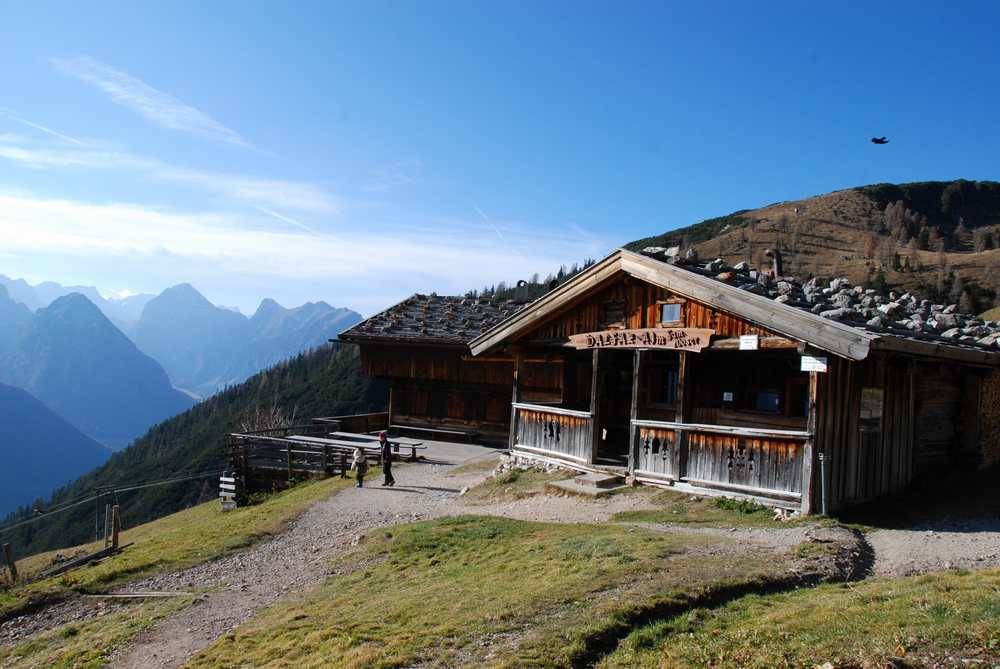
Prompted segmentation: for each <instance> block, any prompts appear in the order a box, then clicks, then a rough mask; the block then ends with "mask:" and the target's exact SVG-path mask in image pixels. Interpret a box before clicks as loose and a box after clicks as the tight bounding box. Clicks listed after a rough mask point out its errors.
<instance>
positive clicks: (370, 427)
mask: <svg viewBox="0 0 1000 669" xmlns="http://www.w3.org/2000/svg"><path fill="white" fill-rule="evenodd" d="M312 420H313V423H314V424H316V425H326V426H329V431H330V432H356V433H358V434H367V433H369V432H375V431H377V430H388V429H389V412H388V411H377V412H375V413H359V414H353V415H350V416H324V417H322V418H313V419H312Z"/></svg>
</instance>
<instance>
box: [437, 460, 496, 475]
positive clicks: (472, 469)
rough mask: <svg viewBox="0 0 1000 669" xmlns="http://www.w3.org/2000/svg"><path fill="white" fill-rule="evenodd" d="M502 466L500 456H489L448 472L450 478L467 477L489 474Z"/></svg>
mask: <svg viewBox="0 0 1000 669" xmlns="http://www.w3.org/2000/svg"><path fill="white" fill-rule="evenodd" d="M498 464H500V456H499V455H489V456H487V457H485V458H480V459H477V460H472V461H471V462H466V463H465V464H462V465H459V466H457V467H453V468H452V469H450V470H449V471H448V476H465V475H467V474H484V475H485V474H489V473H490V472H492V471H493V470H494V469H496V467H497V465H498Z"/></svg>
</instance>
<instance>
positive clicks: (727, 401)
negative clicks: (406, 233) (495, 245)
mask: <svg viewBox="0 0 1000 669" xmlns="http://www.w3.org/2000/svg"><path fill="white" fill-rule="evenodd" d="M775 260H776V262H775V267H774V268H772V269H771V270H770V271H767V272H764V271H757V270H753V269H751V268H749V267H747V266H746V264H745V263H740V265H737V266H736V267H726V266H725V265H724V263H723V262H722V261H721V260H714V261H711V262H709V263H699V262H698V261H697V258H696V257H690V256H689V257H686V258H681V257H680V255H679V254H678V253H677V249H670V250H666V249H659V248H655V249H646V250H645V251H644V252H643V253H641V254H640V253H634V252H631V251H626V250H618V251H616V252H614V253H612V254H611V255H609V256H608V257H606V258H605V259H603V260H602V261H600V262H598V263H596V264H595V265H593V266H591V267H589V268H588V269H586V270H585V271H583V272H582V273H580V274H578V275H576V276H574V277H573V278H571V279H570V280H568V281H566V282H565V283H563V284H562V285H560V286H558V287H556V288H555V289H553V290H551V291H549V292H548V293H547V294H545V295H544V296H542V297H541V298H539V299H537V300H535V301H534V302H531V303H530V304H522V303H513V302H512V303H495V302H492V301H489V300H476V299H472V298H443V297H437V296H414V297H412V298H409V299H408V300H406V301H404V302H402V303H400V304H399V305H396V306H395V307H392V308H390V309H388V310H387V311H385V312H382V313H381V314H378V315H377V316H375V317H373V318H371V319H369V320H367V321H365V322H363V323H361V324H359V325H356V326H355V327H353V328H351V329H350V330H348V331H347V332H345V333H344V334H343V335H341V338H342V339H344V340H346V341H353V342H356V343H357V344H359V345H360V347H361V356H362V364H363V367H364V369H365V370H366V372H367V373H368V374H370V375H372V376H376V377H380V378H384V379H387V380H388V381H389V382H390V385H391V388H392V393H391V400H390V405H391V406H390V412H391V417H390V421H391V423H393V424H394V425H397V424H398V425H401V426H404V427H411V428H416V429H421V428H422V429H428V430H452V431H454V432H455V433H456V434H462V435H465V436H475V435H476V434H479V435H480V436H486V437H491V438H493V439H501V440H502V439H505V440H506V441H507V447H508V448H509V449H510V451H511V453H513V454H515V455H518V456H523V457H527V458H533V459H539V460H544V461H549V462H555V463H559V464H562V465H564V466H566V467H570V468H574V469H577V470H581V471H606V472H612V473H618V474H620V475H621V476H623V477H624V476H630V477H633V478H634V479H635V480H637V481H639V482H643V483H648V484H655V485H665V486H672V487H675V488H677V489H679V490H683V491H690V492H698V493H705V494H727V495H736V496H747V497H751V498H754V499H756V500H758V501H761V502H764V503H767V504H770V505H774V506H780V507H785V508H791V509H796V510H801V511H803V512H805V513H809V512H815V511H821V510H825V511H832V510H836V509H838V508H841V507H844V506H848V505H852V504H857V503H860V502H864V501H867V500H871V499H873V498H876V497H879V496H882V495H887V494H891V493H895V492H899V491H901V490H903V489H904V488H905V487H906V486H907V485H908V484H909V483H910V482H911V481H912V480H913V479H914V477H916V476H917V475H919V474H921V473H923V472H926V471H928V470H931V469H936V468H939V467H942V466H987V465H989V464H994V463H997V462H1000V350H998V348H997V343H996V338H995V337H994V334H991V333H995V332H996V331H995V330H994V329H991V324H989V323H983V322H981V321H978V322H977V321H975V320H973V319H972V318H971V317H969V318H968V319H967V320H964V321H958V320H957V315H955V314H954V313H951V311H953V310H949V309H948V308H946V307H942V305H929V304H926V301H919V300H916V298H914V297H912V296H909V295H903V296H896V295H889V296H881V295H877V294H875V291H873V290H868V291H865V290H863V289H862V288H860V287H856V286H850V285H849V284H847V283H846V280H841V279H838V280H835V281H833V282H830V285H828V286H827V285H824V284H821V283H819V282H818V280H815V279H814V280H813V281H811V282H807V283H806V284H800V283H798V282H796V281H794V280H792V279H791V278H790V277H784V276H782V275H781V272H780V263H779V262H777V261H778V259H777V258H776V259H775ZM945 311H949V313H947V314H946V313H944V312H945ZM910 312H912V314H911V313H910ZM872 314H874V316H872ZM903 314H907V315H909V316H910V317H909V318H907V319H905V320H904V319H902V318H900V316H901V315H903ZM869 316H870V317H869ZM959 322H961V323H965V325H966V327H964V329H963V328H958V327H953V328H950V329H948V330H946V331H942V327H944V326H945V325H949V324H957V323H959ZM900 323H907V324H908V325H906V326H905V327H904V326H902V325H900ZM914 323H915V324H916V325H914ZM977 323H978V324H977ZM970 324H971V325H970ZM994 325H995V324H994ZM984 332H985V336H983V334H984ZM991 337H994V338H993V339H991ZM443 434H445V436H447V432H445V433H443Z"/></svg>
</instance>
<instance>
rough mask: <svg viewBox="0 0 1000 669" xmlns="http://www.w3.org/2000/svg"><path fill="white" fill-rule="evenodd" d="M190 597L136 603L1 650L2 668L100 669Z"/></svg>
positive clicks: (0, 661)
mask: <svg viewBox="0 0 1000 669" xmlns="http://www.w3.org/2000/svg"><path fill="white" fill-rule="evenodd" d="M192 601H193V600H192V598H190V597H177V598H171V599H153V600H148V601H145V602H136V603H134V604H132V605H129V606H125V607H122V608H121V609H118V610H114V611H113V612H112V613H110V614H108V615H105V616H102V617H100V618H92V619H90V620H89V621H87V622H85V623H82V624H80V625H64V626H62V627H60V628H58V629H55V630H51V631H49V632H46V633H44V634H42V635H40V636H39V637H37V638H35V639H32V640H30V641H24V642H22V643H18V644H14V645H12V646H0V666H4V667H7V666H17V667H20V668H22V669H99V668H100V667H105V666H107V663H108V659H109V657H110V656H111V655H112V653H114V651H115V650H116V649H117V648H121V647H123V646H125V645H126V644H127V643H128V642H129V641H130V640H131V639H133V638H134V637H135V636H136V635H137V634H139V632H141V631H142V630H144V629H147V628H148V627H151V626H152V625H153V624H154V623H156V622H157V621H158V620H160V619H162V618H164V617H165V616H168V615H170V614H171V613H173V612H174V611H178V610H180V609H181V608H184V607H185V606H188V605H189V604H191V602H192Z"/></svg>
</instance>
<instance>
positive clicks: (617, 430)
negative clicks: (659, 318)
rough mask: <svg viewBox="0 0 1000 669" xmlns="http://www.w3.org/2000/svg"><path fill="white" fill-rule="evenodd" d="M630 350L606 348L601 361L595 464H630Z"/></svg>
mask: <svg viewBox="0 0 1000 669" xmlns="http://www.w3.org/2000/svg"><path fill="white" fill-rule="evenodd" d="M633 355H634V354H633V351H631V350H604V351H601V352H600V359H599V363H598V405H599V409H598V423H597V428H598V431H599V432H598V441H597V453H596V454H595V456H596V457H595V464H598V465H604V466H612V467H627V466H628V454H629V434H630V427H631V419H632V363H633Z"/></svg>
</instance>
